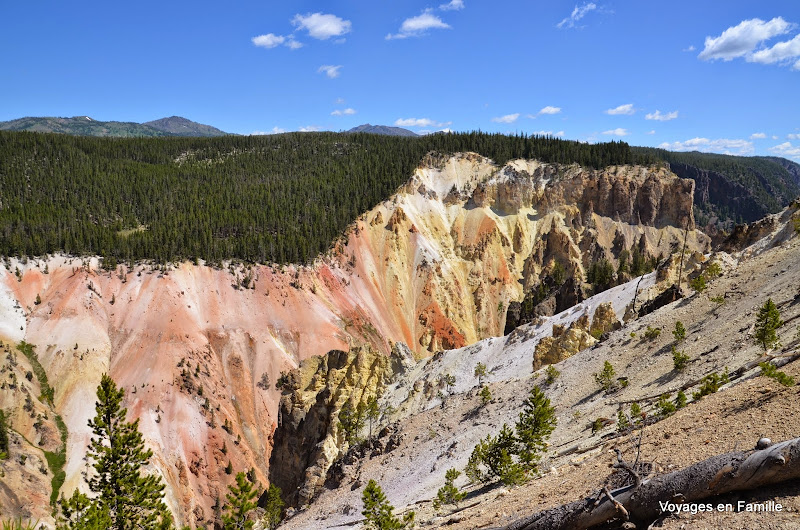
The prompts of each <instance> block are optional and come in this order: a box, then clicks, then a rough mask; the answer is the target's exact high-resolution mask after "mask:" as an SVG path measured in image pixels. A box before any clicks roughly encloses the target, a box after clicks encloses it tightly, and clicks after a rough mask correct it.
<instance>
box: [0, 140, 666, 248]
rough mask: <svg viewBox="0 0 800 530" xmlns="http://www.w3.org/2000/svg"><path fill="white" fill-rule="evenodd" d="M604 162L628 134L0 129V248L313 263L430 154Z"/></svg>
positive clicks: (629, 156) (647, 158)
mask: <svg viewBox="0 0 800 530" xmlns="http://www.w3.org/2000/svg"><path fill="white" fill-rule="evenodd" d="M460 151H474V152H477V153H480V154H481V155H484V156H486V157H489V158H491V159H493V160H494V161H495V162H497V163H499V164H502V163H504V162H506V161H508V160H510V159H514V158H536V159H539V160H542V161H546V162H559V163H572V162H577V163H579V164H581V165H584V166H589V167H594V168H602V167H605V166H608V165H613V164H631V163H652V162H653V161H654V160H655V158H654V157H653V156H651V155H650V154H641V153H633V152H632V150H631V149H630V147H629V146H628V145H627V144H626V143H624V142H610V143H601V144H585V143H579V142H575V141H565V140H559V139H556V138H551V137H539V136H525V135H519V136H506V135H500V134H487V133H481V132H473V133H458V134H433V135H429V136H424V137H418V138H407V137H397V136H380V135H372V134H346V133H288V134H281V135H272V136H224V137H217V138H93V137H75V136H64V135H57V134H41V133H27V132H1V131H0V255H5V256H43V255H45V254H48V253H55V252H64V253H67V254H70V255H87V254H92V255H95V254H96V255H100V256H103V257H105V258H107V261H108V262H109V263H114V262H117V261H139V260H154V261H156V262H159V263H165V262H169V261H178V260H185V259H198V258H199V259H204V260H206V261H209V262H212V263H215V262H218V261H220V260H225V259H240V260H245V261H252V262H261V263H266V262H277V263H285V262H294V263H298V262H309V261H311V260H313V259H314V257H315V256H317V255H318V254H320V253H322V252H325V251H326V250H327V249H328V248H329V247H330V245H331V244H332V242H333V241H334V240H335V239H336V238H337V237H338V236H340V235H341V234H342V233H343V231H344V229H345V228H346V227H347V225H348V224H349V223H351V222H352V221H353V220H354V219H355V218H356V217H358V215H360V214H361V213H363V212H365V211H367V210H369V209H370V208H372V207H373V206H375V205H376V204H378V203H379V202H380V201H382V200H384V199H385V198H387V197H389V196H390V195H391V194H392V193H393V192H394V191H395V190H396V189H397V187H398V186H400V185H401V184H403V183H404V182H405V181H406V180H407V179H408V178H409V177H410V176H411V175H412V173H413V171H414V169H415V168H416V167H417V166H418V165H419V164H420V161H421V160H422V159H423V157H424V156H425V155H426V154H427V153H429V152H438V153H441V154H449V153H454V152H460Z"/></svg>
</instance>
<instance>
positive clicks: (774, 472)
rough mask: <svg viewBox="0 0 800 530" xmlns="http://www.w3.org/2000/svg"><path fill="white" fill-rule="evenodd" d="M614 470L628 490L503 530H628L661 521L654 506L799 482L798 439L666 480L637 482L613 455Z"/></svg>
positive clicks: (718, 458) (723, 458)
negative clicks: (613, 525) (612, 525)
mask: <svg viewBox="0 0 800 530" xmlns="http://www.w3.org/2000/svg"><path fill="white" fill-rule="evenodd" d="M617 460H618V461H617V463H616V464H615V466H614V467H619V468H621V469H625V470H626V471H627V472H628V473H629V474H631V475H632V476H633V477H634V481H633V484H631V485H629V486H625V487H623V488H618V489H616V490H614V491H610V490H609V488H608V486H607V485H606V486H604V488H603V489H602V490H600V491H599V492H598V493H597V494H596V495H595V496H594V497H590V498H585V499H581V500H578V501H574V502H571V503H569V504H564V505H562V506H557V507H555V508H550V509H548V510H544V511H541V512H539V513H536V514H534V515H531V516H528V517H524V518H522V519H519V520H517V521H514V522H513V523H511V524H510V525H508V526H505V527H503V530H585V529H588V528H591V527H593V526H595V525H598V524H602V523H606V522H609V521H612V520H619V521H620V522H621V523H622V522H625V525H624V526H626V527H628V528H637V527H639V526H638V525H637V523H639V524H641V523H644V524H645V526H646V524H647V523H648V522H650V521H653V520H655V519H656V518H658V517H659V516H661V515H662V512H661V505H660V504H659V501H670V502H673V503H676V504H682V503H693V502H698V501H702V500H705V499H708V498H710V497H715V496H717V495H722V494H725V493H730V492H732V491H747V490H754V489H758V488H761V487H764V486H767V485H772V484H778V483H781V482H784V481H787V480H792V479H798V478H800V438H794V439H791V440H787V441H785V442H780V443H777V444H774V445H771V446H769V447H767V448H765V449H760V450H753V451H736V452H732V453H727V454H724V455H717V456H713V457H711V458H709V459H707V460H703V461H702V462H698V463H696V464H693V465H691V466H689V467H686V468H684V469H681V470H679V471H675V472H672V473H669V474H666V475H661V476H657V477H654V478H652V479H649V480H641V482H639V481H640V478H639V477H638V475H637V474H636V471H635V470H634V469H633V468H632V467H630V466H627V464H624V460H622V456H621V454H619V453H618V454H617Z"/></svg>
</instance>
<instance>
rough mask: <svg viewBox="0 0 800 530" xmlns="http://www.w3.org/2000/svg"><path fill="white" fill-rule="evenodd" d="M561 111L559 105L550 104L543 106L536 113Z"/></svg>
mask: <svg viewBox="0 0 800 530" xmlns="http://www.w3.org/2000/svg"><path fill="white" fill-rule="evenodd" d="M560 112H561V107H551V106H550V105H548V106H546V107H543V108H542V110H540V111H539V112H538V114H558V113H560Z"/></svg>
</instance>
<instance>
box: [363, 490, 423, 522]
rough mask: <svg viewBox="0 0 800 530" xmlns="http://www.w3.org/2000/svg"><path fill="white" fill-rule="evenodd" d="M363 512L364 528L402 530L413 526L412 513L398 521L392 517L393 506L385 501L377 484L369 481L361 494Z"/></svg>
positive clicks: (384, 496)
mask: <svg viewBox="0 0 800 530" xmlns="http://www.w3.org/2000/svg"><path fill="white" fill-rule="evenodd" d="M361 501H362V502H363V503H364V510H363V511H362V512H361V515H363V516H364V518H365V519H366V527H367V528H370V529H374V530H402V529H403V528H407V527H409V526H410V525H412V524H413V521H414V512H409V513H408V514H406V515H405V517H403V520H402V521H400V519H398V518H397V517H395V516H394V506H392V505H391V503H390V502H389V501H388V500H387V499H386V495H384V494H383V490H382V489H381V487H380V486H379V485H378V483H377V482H375V481H374V480H372V479H370V481H369V482H368V483H367V487H365V488H364V492H363V493H362V494H361Z"/></svg>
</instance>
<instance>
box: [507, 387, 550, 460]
mask: <svg viewBox="0 0 800 530" xmlns="http://www.w3.org/2000/svg"><path fill="white" fill-rule="evenodd" d="M522 405H523V407H524V408H523V410H522V412H520V413H519V420H518V421H517V424H516V426H515V430H516V433H517V434H516V437H517V441H518V442H519V461H520V463H521V464H522V465H523V466H524V467H525V471H526V472H534V473H535V472H536V471H537V462H538V461H539V458H540V453H541V452H542V451H544V450H546V449H547V439H548V438H549V437H550V434H551V433H552V432H553V430H555V428H556V423H557V420H556V416H555V408H553V407H552V406H551V405H550V400H549V399H548V398H547V396H545V395H544V392H542V391H541V390H539V387H536V386H535V387H533V389H531V392H530V395H529V396H528V399H526V400H525V401H523V402H522Z"/></svg>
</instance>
